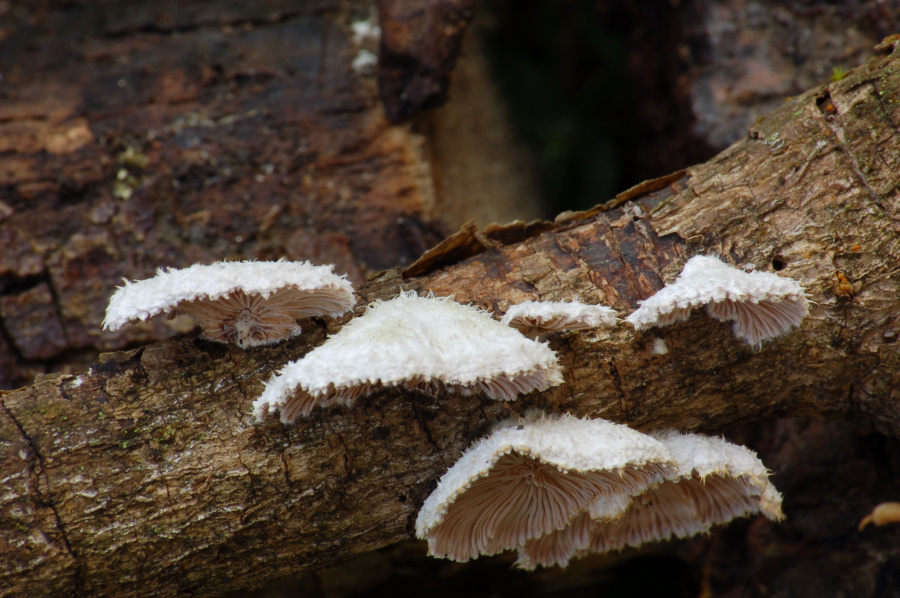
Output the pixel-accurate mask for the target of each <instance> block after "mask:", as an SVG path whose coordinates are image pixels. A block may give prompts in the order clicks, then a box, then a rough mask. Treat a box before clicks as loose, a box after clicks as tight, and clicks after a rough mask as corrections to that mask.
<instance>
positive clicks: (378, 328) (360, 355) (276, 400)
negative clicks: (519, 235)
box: [254, 291, 563, 422]
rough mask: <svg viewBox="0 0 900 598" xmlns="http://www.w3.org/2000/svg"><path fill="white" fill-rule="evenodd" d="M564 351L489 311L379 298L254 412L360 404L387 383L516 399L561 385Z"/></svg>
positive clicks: (289, 413) (285, 376)
mask: <svg viewBox="0 0 900 598" xmlns="http://www.w3.org/2000/svg"><path fill="white" fill-rule="evenodd" d="M562 381H563V378H562V372H561V370H560V367H559V364H558V363H557V360H556V354H555V353H554V352H553V351H552V350H551V349H550V348H549V347H548V346H547V345H545V344H542V343H538V342H535V341H533V340H531V339H528V338H525V337H524V336H522V335H521V334H520V333H519V332H518V331H516V330H513V329H511V328H509V327H508V326H504V325H503V324H501V323H500V322H497V321H496V320H494V319H493V318H491V317H490V315H488V314H487V313H485V312H482V311H479V310H478V309H476V308H474V307H471V306H467V305H461V304H459V303H456V302H455V301H453V300H452V299H450V298H448V297H441V298H435V297H418V296H416V293H415V292H414V291H409V292H404V293H401V294H400V296H398V297H396V298H394V299H392V300H390V301H376V302H374V303H373V304H372V305H370V306H369V308H368V310H367V311H366V313H365V314H364V315H362V316H360V317H358V318H356V319H354V320H352V321H350V322H349V323H347V325H346V326H344V328H343V329H342V330H341V331H340V332H338V333H337V334H335V335H334V336H332V337H331V338H330V339H329V340H328V341H327V342H326V343H325V344H324V345H322V346H321V347H318V348H316V349H314V350H313V351H311V352H310V353H309V354H307V355H306V356H305V357H304V358H303V359H300V360H298V361H295V362H293V363H290V364H288V365H286V366H285V367H284V368H283V369H282V370H281V372H279V374H278V375H277V376H275V377H274V378H272V380H270V381H269V382H268V384H266V388H265V390H264V391H263V393H262V395H261V396H260V397H259V399H257V400H256V402H255V403H254V411H255V413H256V415H257V417H259V418H260V419H261V418H262V417H263V416H264V415H265V413H266V412H268V411H269V410H270V409H280V410H281V419H282V421H284V422H290V421H293V420H294V419H295V418H296V417H297V416H298V415H301V414H302V415H308V414H309V412H310V411H311V410H312V409H313V408H314V407H315V406H316V405H324V404H326V403H331V402H337V403H341V404H344V405H347V404H350V403H352V402H353V401H354V400H355V399H356V398H357V397H359V396H361V395H363V394H368V393H370V392H372V391H373V390H374V389H376V388H378V387H381V386H404V387H407V388H414V389H417V390H421V391H424V392H427V393H430V394H436V393H438V392H440V391H442V390H446V391H450V392H459V393H463V394H473V393H484V394H486V395H488V396H490V397H493V398H496V399H502V400H506V401H511V400H513V399H515V398H516V396H517V395H518V394H519V393H525V392H530V391H532V390H544V389H546V388H549V387H550V386H555V385H557V384H561V383H562Z"/></svg>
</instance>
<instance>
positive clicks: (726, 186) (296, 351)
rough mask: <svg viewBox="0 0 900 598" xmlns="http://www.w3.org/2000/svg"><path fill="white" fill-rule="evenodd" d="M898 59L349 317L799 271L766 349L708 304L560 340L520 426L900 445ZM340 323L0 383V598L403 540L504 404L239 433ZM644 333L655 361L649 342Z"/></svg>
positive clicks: (167, 587)
mask: <svg viewBox="0 0 900 598" xmlns="http://www.w3.org/2000/svg"><path fill="white" fill-rule="evenodd" d="M894 48H895V46H894V44H893V43H888V44H885V45H884V47H883V52H884V54H885V56H882V57H879V58H877V59H875V60H872V61H871V62H870V63H869V64H868V65H866V66H864V67H861V68H860V69H858V70H856V71H854V72H852V73H851V74H850V75H849V76H848V77H846V78H845V79H843V80H841V81H839V82H835V83H832V84H830V85H829V86H827V87H820V88H816V89H814V90H811V91H809V92H807V93H804V94H803V95H800V96H798V97H796V98H794V99H793V100H791V101H790V102H789V103H787V104H785V105H784V106H783V107H782V108H781V109H779V110H778V111H777V112H775V113H773V114H772V115H770V116H768V117H766V118H764V119H762V120H761V121H760V122H759V123H758V124H757V125H756V126H755V127H754V128H753V129H752V130H751V131H750V135H749V136H748V138H747V139H744V140H742V141H739V142H738V143H736V144H735V145H733V146H732V147H730V148H729V149H728V150H726V151H725V152H723V153H722V154H720V155H719V156H717V157H716V158H715V159H713V160H712V161H710V162H708V163H706V164H701V165H698V166H695V167H693V168H690V169H688V170H687V171H686V172H685V173H684V175H683V176H681V177H680V178H678V180H677V181H674V182H672V181H663V184H662V187H661V188H657V189H654V186H653V185H647V186H644V187H643V188H642V189H641V192H639V193H637V194H631V195H626V196H623V199H622V201H621V202H619V205H618V207H613V208H611V209H608V210H593V211H591V212H586V213H582V214H568V215H564V216H563V217H561V218H559V219H558V220H557V222H556V223H555V224H554V225H552V226H549V225H548V226H542V227H538V229H539V230H543V232H541V233H540V234H533V235H532V233H531V232H529V230H531V231H532V232H533V231H534V230H535V229H533V228H532V229H529V228H528V227H523V226H514V227H510V229H509V231H507V232H510V234H509V235H507V236H504V235H503V234H502V233H503V232H504V231H505V230H506V229H504V227H500V230H499V232H498V231H495V233H494V235H493V236H492V237H487V236H483V235H482V241H481V246H482V250H481V252H480V253H479V252H475V254H474V255H471V256H470V257H468V258H466V259H465V260H463V261H461V262H459V263H445V264H444V265H443V267H442V268H440V269H437V270H433V271H427V269H426V271H423V272H422V275H421V276H419V277H416V278H409V279H405V280H404V279H403V278H402V277H401V276H400V274H399V273H398V272H396V271H389V272H386V273H384V274H382V275H380V276H378V277H375V278H373V279H371V280H370V281H369V282H367V283H366V284H364V285H362V286H360V287H359V294H360V297H361V299H362V302H361V305H364V304H365V303H366V302H368V301H371V300H372V299H375V298H383V297H389V296H392V295H394V294H396V292H397V289H398V288H399V287H400V286H401V285H402V286H403V287H404V288H410V287H411V288H416V289H420V290H423V291H426V290H431V291H434V292H435V293H436V294H439V295H445V294H451V293H452V294H455V295H456V298H457V300H459V301H463V302H466V301H472V302H473V303H476V304H478V305H482V306H485V307H490V308H492V309H497V310H500V311H502V310H503V309H505V308H506V307H507V306H508V305H509V304H511V303H515V302H518V301H521V300H524V299H534V298H542V299H570V298H580V299H581V300H586V301H589V302H597V301H599V302H603V303H606V304H608V305H610V306H612V307H614V308H616V309H618V310H620V312H621V313H622V314H625V313H627V312H629V311H630V310H632V309H633V308H634V307H635V306H636V304H637V301H638V300H639V299H642V298H646V297H647V296H649V295H650V294H652V293H653V292H655V291H656V290H657V289H658V288H660V287H661V286H662V284H663V283H664V282H665V281H668V280H671V279H672V278H674V276H675V275H676V274H677V272H678V271H679V269H680V266H681V264H683V262H684V261H685V259H686V258H687V257H688V256H690V255H694V254H697V253H715V254H718V255H721V256H723V257H725V258H726V259H729V260H731V261H733V262H735V263H737V264H740V265H749V264H753V265H754V266H755V267H756V268H757V269H759V270H774V271H778V272H779V273H780V274H782V275H786V276H791V277H793V278H796V279H798V280H800V281H801V282H802V283H803V284H804V285H805V286H806V288H807V289H808V290H809V293H810V296H811V298H812V299H813V301H814V302H815V305H814V307H813V310H812V313H811V316H810V317H809V318H808V319H807V320H806V322H805V323H804V325H803V327H802V328H801V329H800V330H798V331H795V332H793V333H792V334H790V335H788V336H786V337H784V338H781V339H778V340H776V341H774V342H771V343H769V344H767V345H765V346H764V347H763V348H762V350H760V351H754V350H753V349H751V348H749V347H747V346H745V345H742V344H741V343H740V342H738V341H736V340H735V339H734V338H733V336H732V335H731V332H730V329H729V327H728V326H726V325H724V324H720V323H717V322H715V321H712V320H709V319H706V318H703V317H702V316H699V315H698V316H696V317H693V318H692V319H691V320H690V321H688V322H686V323H683V324H679V325H676V326H673V327H671V328H667V329H662V330H658V331H650V332H645V333H635V332H634V331H633V330H631V329H630V328H629V327H627V326H620V327H618V328H616V329H615V330H613V331H611V332H609V333H606V332H602V333H586V334H585V333H581V334H571V335H562V336H557V337H554V338H553V339H552V340H551V346H552V347H553V348H554V349H556V350H557V352H558V354H559V357H560V361H561V363H562V364H563V366H564V368H565V376H566V383H565V384H564V385H563V386H560V387H557V388H555V389H551V390H549V391H547V392H544V393H540V394H536V393H535V394H531V395H528V396H526V397H521V398H520V399H519V400H518V401H516V402H515V403H513V404H512V405H511V408H512V410H513V412H514V413H521V412H524V411H525V410H527V409H530V408H540V409H542V410H544V411H547V412H560V411H568V412H572V413H576V414H579V415H590V416H594V417H606V418H609V419H613V420H616V421H620V422H627V423H630V424H631V425H634V426H636V427H638V428H641V429H651V428H656V427H679V428H687V429H701V430H707V431H716V430H721V429H722V428H723V427H725V426H729V425H732V424H735V423H744V422H748V421H753V420H757V419H761V418H766V417H774V416H790V415H812V414H816V415H827V416H832V417H837V418H841V419H844V420H846V421H848V422H852V423H854V424H857V425H859V426H862V427H864V428H869V429H876V430H879V431H880V432H882V433H884V434H888V435H893V436H897V435H898V433H900V410H898V409H897V407H896V405H897V400H898V398H900V397H898V393H900V390H898V389H900V384H898V382H900V355H898V343H897V334H898V328H900V323H898V317H900V313H898V302H897V296H898V293H900V245H898V243H897V238H898V233H900V193H898V185H897V175H896V172H897V170H898V166H900V136H898V135H897V131H898V124H900V56H898V54H897V53H896V52H894ZM502 239H506V241H507V242H508V243H509V244H505V242H504V241H503V240H502ZM35 294H36V295H38V294H39V291H36V292H35ZM340 324H341V322H323V321H319V320H313V321H308V322H305V324H304V333H303V335H302V336H301V337H298V338H296V339H294V340H292V341H290V342H288V343H285V344H284V345H281V346H278V347H274V348H261V349H257V350H251V351H247V352H243V351H240V350H239V349H233V348H230V347H226V346H222V345H216V344H213V343H209V342H205V341H202V340H198V339H197V338H196V337H195V335H187V336H181V337H178V338H174V339H171V340H167V341H163V342H160V343H156V344H152V345H149V346H146V347H142V348H137V349H133V350H131V351H126V352H121V353H113V354H106V355H104V356H102V357H101V359H100V360H99V362H98V363H97V364H95V365H94V366H93V367H92V368H91V369H90V371H88V372H85V373H83V374H81V375H78V376H75V375H52V376H46V377H40V378H39V379H38V380H37V381H36V383H35V385H34V386H31V387H28V388H25V389H21V390H17V391H13V392H4V393H3V395H2V396H0V400H2V406H3V410H2V413H0V417H2V424H0V442H2V447H3V449H2V453H0V464H2V465H0V466H2V468H3V469H2V471H0V479H3V480H5V484H6V488H5V490H4V493H3V495H2V496H0V517H2V521H0V534H2V536H0V546H2V548H3V553H4V555H5V559H4V560H3V562H2V563H0V588H2V589H0V593H2V594H3V595H10V596H13V595H40V594H49V595H52V594H56V595H71V594H76V595H85V596H90V595H103V594H116V595H121V596H129V595H147V592H148V587H150V588H153V591H155V593H156V594H157V595H176V594H180V593H199V592H203V593H209V594H214V593H221V592H224V591H227V590H234V589H239V588H245V587H250V586H257V585H260V584H261V583H263V582H265V581H267V580H272V579H277V578H280V577H284V576H286V575H289V574H297V573H299V572H302V571H304V570H309V569H313V568H318V567H323V566H326V565H328V564H331V563H336V562H339V561H341V560H345V559H347V558H349V557H350V556H351V555H353V554H356V553H360V552H364V551H368V550H371V549H373V548H377V547H380V546H384V545H387V544H389V543H392V542H395V541H397V540H399V539H403V538H406V537H409V535H410V533H411V530H412V526H413V522H414V519H415V515H416V510H417V508H418V506H419V505H420V504H421V503H422V501H423V500H424V498H425V496H427V494H428V493H429V492H430V490H431V489H432V488H433V486H434V483H435V480H436V479H437V477H438V476H439V475H440V474H441V473H443V471H444V470H445V469H446V467H448V466H449V465H450V464H451V463H452V462H453V461H454V460H455V458H456V456H457V455H458V454H459V453H460V451H461V450H463V449H464V448H465V447H466V446H467V445H468V444H469V443H470V442H471V441H472V440H474V439H476V438H477V437H479V436H480V435H481V434H483V433H484V432H485V431H486V430H487V429H488V428H489V427H490V426H491V425H492V424H493V423H494V422H496V421H498V420H501V419H504V418H506V417H508V416H509V414H510V406H507V405H505V404H500V403H497V402H492V401H489V400H485V399H478V398H475V399H473V398H471V397H470V398H462V397H455V396H447V397H441V398H437V399H430V398H424V397H422V396H420V395H417V394H414V393H402V392H399V391H385V392H382V393H379V394H377V395H375V396H373V397H370V398H367V399H365V400H361V401H360V402H359V404H358V405H357V406H356V407H354V408H352V409H333V410H329V411H317V412H314V413H313V415H312V417H311V418H310V419H309V420H308V421H304V422H301V423H300V424H298V425H296V426H283V425H281V424H280V423H278V422H277V420H276V419H274V418H270V419H269V420H267V421H266V422H265V423H264V424H256V423H254V422H253V420H252V417H251V416H250V414H249V410H250V403H251V402H252V400H253V398H254V397H255V396H256V395H257V394H258V393H259V392H260V390H261V388H262V383H263V382H264V381H265V380H266V379H267V378H268V377H269V376H270V375H271V372H273V371H275V370H277V369H278V367H279V366H281V365H282V364H284V363H285V362H286V361H287V360H289V359H296V358H298V357H300V356H302V355H303V354H305V353H306V352H308V351H309V350H310V349H311V348H312V347H313V346H315V345H317V344H319V343H321V342H322V341H323V340H324V337H325V334H326V332H332V331H334V330H337V328H338V327H339V326H340ZM656 338H662V339H663V340H664V341H665V342H666V344H667V346H668V349H669V352H668V354H666V355H656V354H654V353H653V352H652V350H651V347H652V344H653V341H654V339H656ZM376 350H377V349H376Z"/></svg>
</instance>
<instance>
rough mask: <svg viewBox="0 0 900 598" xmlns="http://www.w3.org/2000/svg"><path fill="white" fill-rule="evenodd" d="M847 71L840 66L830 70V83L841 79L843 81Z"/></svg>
mask: <svg viewBox="0 0 900 598" xmlns="http://www.w3.org/2000/svg"><path fill="white" fill-rule="evenodd" d="M848 73H849V71H847V69H845V68H844V67H842V66H836V67H834V68H833V69H831V77H830V78H831V80H832V81H840V80H841V79H845V78H846V77H847V74H848Z"/></svg>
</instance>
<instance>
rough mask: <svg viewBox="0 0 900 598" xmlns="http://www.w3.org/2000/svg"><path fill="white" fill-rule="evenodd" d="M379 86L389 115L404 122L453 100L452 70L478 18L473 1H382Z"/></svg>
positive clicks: (379, 19)
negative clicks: (469, 28) (449, 95)
mask: <svg viewBox="0 0 900 598" xmlns="http://www.w3.org/2000/svg"><path fill="white" fill-rule="evenodd" d="M377 4H378V21H379V23H380V24H381V51H380V52H379V57H378V58H379V60H378V86H379V88H380V91H381V101H382V102H383V103H384V110H385V112H386V113H387V116H388V118H389V119H390V120H391V121H393V122H402V121H404V120H406V119H408V118H409V117H410V116H412V115H413V114H415V113H416V112H418V111H419V110H422V109H423V108H433V107H435V106H440V105H441V104H443V103H444V101H445V100H446V99H447V90H448V88H449V85H450V72H451V71H452V70H453V66H454V64H456V58H457V57H458V56H459V52H460V49H461V47H462V37H463V32H464V31H465V30H466V26H467V25H468V24H469V21H470V20H471V19H472V4H473V2H472V0H377Z"/></svg>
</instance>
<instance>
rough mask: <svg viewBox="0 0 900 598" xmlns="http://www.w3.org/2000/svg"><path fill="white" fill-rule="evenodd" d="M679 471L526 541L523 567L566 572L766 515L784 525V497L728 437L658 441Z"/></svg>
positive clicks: (669, 436)
mask: <svg viewBox="0 0 900 598" xmlns="http://www.w3.org/2000/svg"><path fill="white" fill-rule="evenodd" d="M656 437H657V439H658V440H659V441H660V442H662V443H663V444H664V445H665V446H666V447H667V448H668V449H669V450H670V451H671V453H672V455H673V457H674V459H675V461H676V463H677V464H678V465H677V469H676V470H675V471H674V473H673V474H672V475H669V476H668V477H667V478H666V479H665V481H663V482H662V483H661V484H659V485H657V486H655V487H652V488H649V489H648V490H646V491H645V492H644V493H642V494H640V495H638V496H636V497H634V499H633V500H631V501H629V502H628V503H621V502H619V503H616V504H607V505H603V508H598V506H597V505H594V506H593V511H591V510H589V511H586V512H584V513H581V514H580V515H579V516H578V517H576V518H574V519H573V520H572V522H571V523H570V524H569V525H568V526H567V527H566V528H565V529H563V530H560V531H557V532H551V533H549V534H546V535H544V536H542V537H540V538H536V539H534V540H531V541H529V542H526V543H525V544H524V545H523V546H522V547H520V548H519V560H518V561H517V565H518V566H520V567H522V568H525V569H534V568H535V567H537V566H545V567H546V566H551V565H559V566H565V565H567V564H568V562H569V560H570V559H572V558H576V557H580V556H584V555H585V554H588V553H592V552H608V551H612V550H622V549H624V548H626V547H629V546H631V547H638V546H641V545H642V544H645V543H648V542H658V541H663V540H668V539H671V538H687V537H689V536H693V535H697V534H702V533H708V532H709V531H710V529H712V527H713V526H714V525H717V524H722V523H726V522H728V521H731V520H732V519H735V518H737V517H743V516H748V515H755V514H761V515H764V516H765V517H767V518H769V519H771V520H774V521H778V520H781V519H782V518H783V517H784V515H783V514H782V512H781V495H780V494H779V493H778V491H777V490H775V487H774V486H773V485H772V484H771V483H769V480H768V475H769V474H768V471H767V470H766V468H765V466H764V465H763V464H762V462H761V461H760V460H759V459H758V458H757V457H756V455H755V454H754V453H753V452H752V451H751V450H749V449H747V448H745V447H742V446H738V445H735V444H732V443H730V442H728V441H726V440H723V439H721V438H710V437H706V436H700V435H697V434H681V433H678V432H665V433H662V434H660V435H657V436H656Z"/></svg>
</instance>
